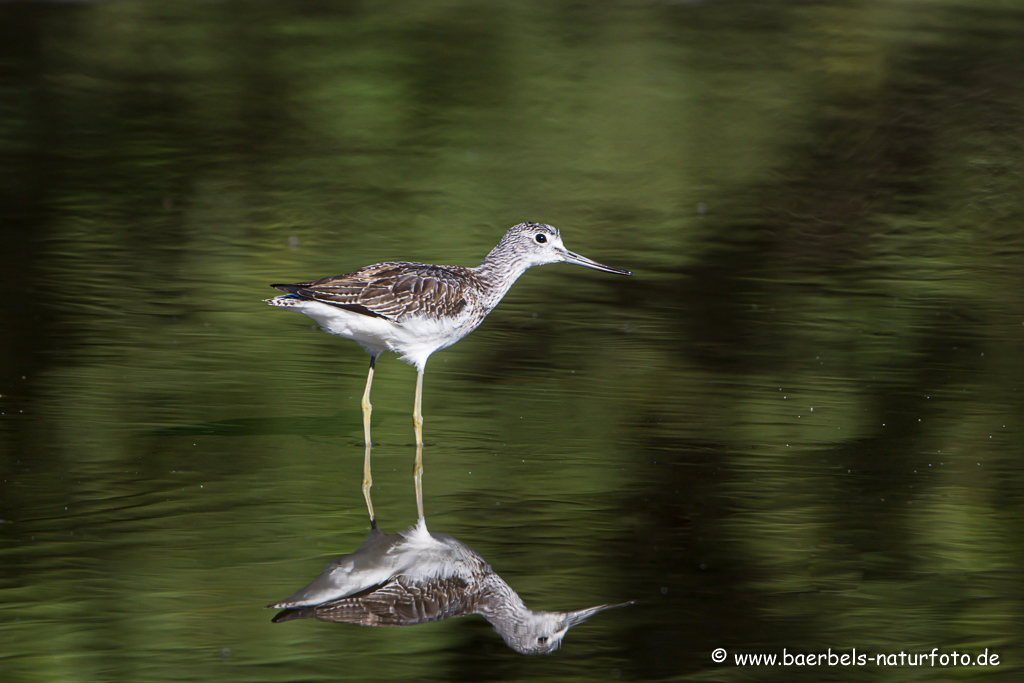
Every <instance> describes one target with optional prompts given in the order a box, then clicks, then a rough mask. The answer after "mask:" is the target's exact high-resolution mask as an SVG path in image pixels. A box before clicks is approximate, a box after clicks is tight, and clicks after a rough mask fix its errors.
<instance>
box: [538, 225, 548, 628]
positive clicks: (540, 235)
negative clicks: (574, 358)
mask: <svg viewBox="0 0 1024 683" xmlns="http://www.w3.org/2000/svg"><path fill="white" fill-rule="evenodd" d="M543 236H544V235H537V237H543ZM537 642H538V643H540V644H541V645H543V644H544V643H546V642H548V637H547V636H541V637H540V638H538V639H537Z"/></svg>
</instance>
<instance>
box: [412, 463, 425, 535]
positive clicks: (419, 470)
mask: <svg viewBox="0 0 1024 683" xmlns="http://www.w3.org/2000/svg"><path fill="white" fill-rule="evenodd" d="M412 478H413V481H415V483H416V515H417V517H416V519H417V521H422V520H423V444H416V464H415V465H414V466H413V471H412Z"/></svg>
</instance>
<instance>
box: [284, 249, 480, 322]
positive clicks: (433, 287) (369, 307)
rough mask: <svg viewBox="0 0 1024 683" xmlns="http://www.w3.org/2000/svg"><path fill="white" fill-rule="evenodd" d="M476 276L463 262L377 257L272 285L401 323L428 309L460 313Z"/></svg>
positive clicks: (308, 297)
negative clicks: (333, 272) (343, 270)
mask: <svg viewBox="0 0 1024 683" xmlns="http://www.w3.org/2000/svg"><path fill="white" fill-rule="evenodd" d="M474 279H475V274H474V273H473V272H472V271H471V270H469V269H468V268H462V267H460V266H431V265H428V264H424V263H378V264H376V265H373V266H367V267H365V268H360V269H359V270H357V271H355V272H352V273H349V274H347V275H337V276H334V277H325V278H324V279H322V280H315V281H312V282H300V283H298V284H294V285H272V286H273V287H276V288H277V289H280V290H281V291H284V292H288V293H290V294H294V295H296V296H299V297H302V298H304V299H313V300H315V301H320V302H323V303H325V304H331V305H333V306H338V307H340V308H344V309H347V310H350V311H353V312H355V313H361V314H363V315H370V316H375V317H380V318H387V319H388V320H391V321H393V322H399V323H400V322H402V321H403V320H405V319H407V318H409V317H414V316H416V315H419V314H420V313H422V312H423V311H424V310H430V311H432V312H436V313H444V314H447V315H456V314H458V313H459V312H460V311H461V310H462V309H463V308H465V306H466V299H465V297H464V287H465V286H466V284H467V282H471V281H473V280H474Z"/></svg>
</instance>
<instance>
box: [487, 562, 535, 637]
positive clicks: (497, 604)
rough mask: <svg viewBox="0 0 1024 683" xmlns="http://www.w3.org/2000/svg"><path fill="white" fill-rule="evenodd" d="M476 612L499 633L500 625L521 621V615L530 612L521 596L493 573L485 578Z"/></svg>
mask: <svg viewBox="0 0 1024 683" xmlns="http://www.w3.org/2000/svg"><path fill="white" fill-rule="evenodd" d="M476 611H477V613H479V614H481V615H483V617H484V619H486V620H487V621H489V622H491V624H492V625H493V626H494V628H496V629H497V630H498V631H501V628H500V627H499V623H501V622H507V621H516V620H519V615H525V614H529V612H530V610H529V608H527V606H526V603H525V602H523V600H522V598H520V597H519V594H518V593H516V592H515V591H514V590H512V587H511V586H509V585H508V584H507V583H505V580H504V579H502V578H501V577H500V576H498V575H497V574H495V573H494V572H493V571H492V572H490V573H489V574H488V575H487V576H486V577H485V578H484V580H483V585H482V586H481V587H480V591H479V592H478V593H477V604H476Z"/></svg>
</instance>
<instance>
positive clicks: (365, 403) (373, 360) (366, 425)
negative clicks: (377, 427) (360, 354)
mask: <svg viewBox="0 0 1024 683" xmlns="http://www.w3.org/2000/svg"><path fill="white" fill-rule="evenodd" d="M376 364H377V355H376V354H373V355H371V356H370V371H369V372H368V373H367V374H366V390H365V391H363V400H362V402H361V403H360V404H359V405H360V406H361V407H362V409H363V438H364V439H365V443H366V445H367V446H369V445H371V444H370V415H371V414H372V413H373V406H371V405H370V387H371V386H373V368H374V366H375V365H376Z"/></svg>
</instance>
